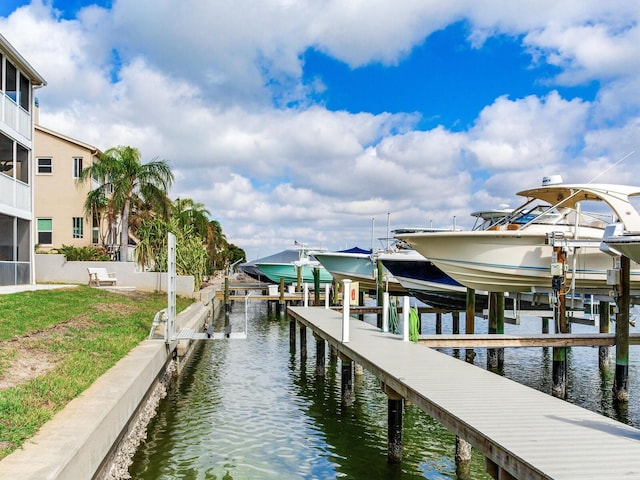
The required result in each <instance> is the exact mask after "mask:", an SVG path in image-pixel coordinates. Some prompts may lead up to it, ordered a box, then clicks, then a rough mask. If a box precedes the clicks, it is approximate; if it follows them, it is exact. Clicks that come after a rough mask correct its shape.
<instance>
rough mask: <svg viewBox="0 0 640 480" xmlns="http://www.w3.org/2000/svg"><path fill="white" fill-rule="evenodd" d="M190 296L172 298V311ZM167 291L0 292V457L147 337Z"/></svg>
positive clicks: (21, 441)
mask: <svg viewBox="0 0 640 480" xmlns="http://www.w3.org/2000/svg"><path fill="white" fill-rule="evenodd" d="M192 302H193V300H192V299H186V298H180V297H178V299H177V303H178V311H181V310H183V309H185V308H186V307H187V306H188V305H190V304H191V303H192ZM166 306H167V295H166V294H165V293H141V292H128V293H114V292H109V291H107V290H99V289H95V288H89V287H86V286H79V287H77V288H70V289H57V290H38V291H30V292H22V293H14V294H10V295H0V458H3V457H5V456H6V455H8V454H9V453H11V452H12V451H13V450H15V449H16V448H18V447H20V446H21V445H22V443H23V442H24V441H25V440H26V439H27V438H29V437H31V436H32V435H33V434H35V433H36V432H37V431H38V429H39V428H40V427H41V426H42V425H43V424H44V423H45V422H46V421H48V420H49V419H51V418H52V417H53V415H54V414H55V413H56V412H58V411H59V410H61V409H62V408H63V407H64V406H65V405H66V404H67V403H68V402H69V401H70V400H72V399H73V398H75V397H76V396H78V395H79V394H80V393H81V392H83V391H84V390H85V389H86V388H87V387H89V385H91V384H92V383H93V382H94V381H95V380H96V379H97V378H98V377H99V376H100V375H102V374H103V373H104V372H106V371H107V370H108V369H109V368H110V367H112V366H113V365H114V364H115V363H116V362H117V361H118V360H120V359H121V358H122V357H124V356H125V355H126V354H127V353H128V352H129V351H130V350H131V349H132V348H133V347H135V346H136V345H137V344H138V343H140V341H142V340H144V339H145V338H146V337H147V335H148V334H149V330H150V328H151V323H152V321H153V317H154V315H155V313H156V312H157V311H158V310H160V309H162V308H165V307H166Z"/></svg>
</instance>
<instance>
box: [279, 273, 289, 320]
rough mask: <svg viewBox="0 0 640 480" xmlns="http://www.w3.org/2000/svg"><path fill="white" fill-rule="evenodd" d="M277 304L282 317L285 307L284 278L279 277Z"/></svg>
mask: <svg viewBox="0 0 640 480" xmlns="http://www.w3.org/2000/svg"><path fill="white" fill-rule="evenodd" d="M278 304H279V306H280V315H283V314H284V312H285V310H286V306H287V304H286V302H285V301H284V277H280V300H279V302H278Z"/></svg>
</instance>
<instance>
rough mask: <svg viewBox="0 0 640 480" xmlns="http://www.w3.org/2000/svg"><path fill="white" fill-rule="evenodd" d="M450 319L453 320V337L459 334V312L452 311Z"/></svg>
mask: <svg viewBox="0 0 640 480" xmlns="http://www.w3.org/2000/svg"><path fill="white" fill-rule="evenodd" d="M451 318H452V320H453V322H452V323H453V324H452V325H451V333H453V334H454V335H459V334H460V312H458V311H457V310H456V311H453V312H451Z"/></svg>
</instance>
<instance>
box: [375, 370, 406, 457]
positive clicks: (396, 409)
mask: <svg viewBox="0 0 640 480" xmlns="http://www.w3.org/2000/svg"><path fill="white" fill-rule="evenodd" d="M381 386H382V391H383V392H384V393H385V394H386V395H387V462H388V463H400V462H401V461H402V410H403V407H404V405H403V404H404V399H403V397H402V395H400V394H398V392H396V391H395V390H393V389H392V388H391V387H389V386H388V385H387V384H385V383H384V382H383V383H382V385H381Z"/></svg>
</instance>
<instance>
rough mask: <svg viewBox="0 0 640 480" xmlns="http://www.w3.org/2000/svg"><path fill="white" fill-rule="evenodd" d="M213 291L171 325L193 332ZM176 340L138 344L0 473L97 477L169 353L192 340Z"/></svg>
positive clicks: (44, 478) (2, 464)
mask: <svg viewBox="0 0 640 480" xmlns="http://www.w3.org/2000/svg"><path fill="white" fill-rule="evenodd" d="M213 293H214V292H213V291H211V292H208V293H206V292H204V293H202V294H201V298H204V299H206V300H204V301H203V300H201V301H199V302H196V303H194V304H192V305H191V306H190V307H189V308H187V309H186V310H185V311H183V312H181V313H180V314H179V315H178V318H177V321H176V323H177V325H178V326H179V327H181V328H185V327H187V328H193V329H195V330H196V331H198V330H199V329H200V328H201V326H202V325H203V324H204V323H205V322H206V321H208V320H209V318H210V316H211V315H212V313H213V311H214V309H215V307H216V305H214V303H213V302H214V300H213V299H214V295H213ZM149 327H151V319H150V322H149ZM182 342H183V343H182V345H179V346H178V345H175V346H174V347H172V348H169V346H168V345H166V344H165V342H164V341H163V340H162V339H157V340H155V339H154V340H145V341H143V342H142V343H140V345H138V346H137V347H136V348H134V349H133V350H132V351H131V352H129V353H128V354H127V355H126V356H125V357H124V358H123V359H121V360H120V361H119V362H118V363H117V364H116V365H114V366H113V367H112V368H111V369H109V370H108V371H107V372H106V373H105V374H104V375H102V376H101V377H100V378H98V379H97V380H96V381H95V382H94V383H93V384H92V385H91V386H90V387H89V388H88V389H87V390H86V391H85V392H83V393H82V394H81V395H79V396H78V397H77V398H75V399H74V400H72V401H71V402H69V404H68V405H67V406H66V407H65V408H64V409H63V410H62V411H61V412H59V413H58V414H56V415H55V416H54V418H53V419H51V420H50V421H49V422H47V423H46V424H45V425H44V426H43V427H42V428H41V429H40V430H39V431H38V433H37V434H36V435H35V436H34V437H32V438H31V439H29V440H27V441H26V442H25V443H24V445H23V446H22V448H20V449H18V450H16V451H15V452H13V453H12V454H11V455H8V456H7V457H6V458H4V459H3V460H2V461H0V478H7V479H9V478H15V479H18V478H19V479H21V480H66V479H69V480H78V479H92V478H95V477H96V476H97V475H98V474H99V473H100V476H103V473H104V470H105V462H107V461H108V460H109V458H110V457H111V456H112V455H113V453H114V450H115V449H116V448H117V446H118V443H119V442H120V441H121V440H123V438H124V437H125V436H126V435H125V434H126V432H127V430H128V428H129V426H130V423H131V421H132V419H133V418H134V417H135V416H136V414H137V413H138V411H139V410H140V407H141V406H142V405H143V404H144V402H145V401H146V399H147V397H148V396H149V394H150V392H152V391H153V389H154V388H155V387H156V386H157V384H158V381H159V379H160V378H161V377H162V376H163V374H164V373H165V370H166V369H167V367H168V366H169V365H172V367H173V364H174V360H173V357H174V355H175V352H176V351H177V350H181V351H183V352H185V355H184V356H183V357H182V358H179V359H178V365H177V368H180V365H181V363H182V362H184V360H185V359H186V358H187V357H188V355H189V353H190V351H191V348H190V347H191V346H192V344H193V342H189V341H182ZM189 343H190V344H189ZM178 347H179V348H178ZM104 478H106V477H104Z"/></svg>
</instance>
